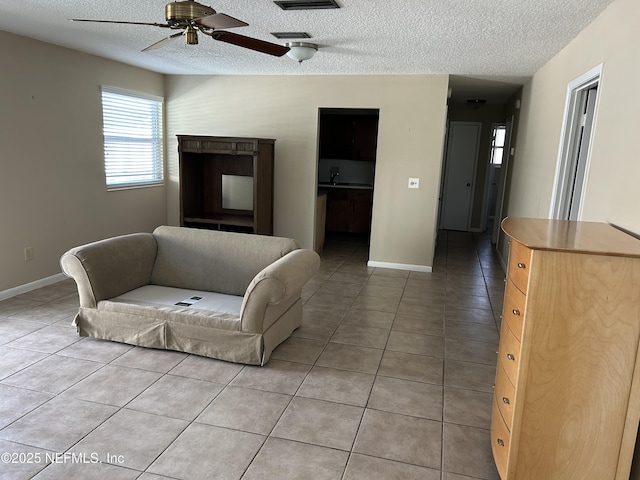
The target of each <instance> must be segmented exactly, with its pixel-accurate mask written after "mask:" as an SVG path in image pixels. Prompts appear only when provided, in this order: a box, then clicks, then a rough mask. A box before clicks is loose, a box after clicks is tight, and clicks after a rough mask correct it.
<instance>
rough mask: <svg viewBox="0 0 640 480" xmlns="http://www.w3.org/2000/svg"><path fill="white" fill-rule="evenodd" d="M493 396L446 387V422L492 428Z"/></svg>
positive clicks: (486, 393) (487, 393)
mask: <svg viewBox="0 0 640 480" xmlns="http://www.w3.org/2000/svg"><path fill="white" fill-rule="evenodd" d="M492 402H493V394H492V393H489V392H478V391H475V390H465V389H462V388H453V387H445V389H444V421H445V422H448V423H456V424H458V425H467V426H471V427H479V428H486V429H489V428H491V407H492Z"/></svg>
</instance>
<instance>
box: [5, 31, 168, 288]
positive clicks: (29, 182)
mask: <svg viewBox="0 0 640 480" xmlns="http://www.w3.org/2000/svg"><path fill="white" fill-rule="evenodd" d="M0 65H2V67H1V73H0V145H1V146H2V150H1V153H0V155H1V159H0V229H1V232H2V233H1V234H0V293H1V292H2V291H5V290H8V289H11V288H13V287H17V286H20V285H24V284H27V283H30V282H34V281H37V280H40V279H43V278H46V277H49V276H52V275H56V274H58V273H60V267H59V265H58V260H59V258H60V255H61V254H62V253H63V252H64V251H65V250H66V249H68V248H70V247H72V246H75V245H77V244H80V243H84V242H88V241H91V240H96V239H99V238H104V237H107V236H111V235H116V234H120V233H125V232H132V231H144V230H147V231H148V230H151V229H152V228H153V227H155V226H156V225H158V224H160V223H165V222H166V201H165V195H166V194H165V190H166V189H165V187H159V188H147V189H140V190H127V191H119V192H107V191H106V189H105V183H104V169H103V154H102V113H101V104H100V85H102V84H106V85H112V86H118V87H122V88H129V89H133V90H139V91H144V92H148V93H151V94H155V95H162V94H163V88H164V79H163V77H162V76H161V75H158V74H154V73H151V72H147V71H144V70H141V69H137V68H133V67H129V66H127V65H123V64H121V63H117V62H112V61H108V60H104V59H100V58H98V57H94V56H90V55H86V54H82V53H78V52H75V51H72V50H68V49H64V48H60V47H56V46H52V45H49V44H45V43H41V42H38V41H35V40H31V39H28V38H25V37H20V36H16V35H12V34H9V33H4V32H0ZM25 247H32V248H33V260H32V261H30V262H25V261H24V255H23V251H24V248H25Z"/></svg>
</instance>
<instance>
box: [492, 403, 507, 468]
mask: <svg viewBox="0 0 640 480" xmlns="http://www.w3.org/2000/svg"><path fill="white" fill-rule="evenodd" d="M510 440H511V434H510V433H509V430H507V426H506V425H505V423H504V421H503V420H502V416H501V415H500V411H499V410H498V404H497V403H496V402H495V400H494V402H493V409H492V411H491V451H492V452H493V459H494V461H495V462H496V467H497V468H498V473H499V474H500V478H502V479H503V480H504V479H506V478H507V461H508V458H509V443H510Z"/></svg>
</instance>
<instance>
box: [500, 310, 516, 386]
mask: <svg viewBox="0 0 640 480" xmlns="http://www.w3.org/2000/svg"><path fill="white" fill-rule="evenodd" d="M519 366H520V342H519V341H518V339H517V338H516V337H515V336H514V335H513V333H512V332H511V329H510V328H509V326H508V325H507V324H506V323H505V322H503V323H502V328H501V329H500V348H499V350H498V368H500V367H502V368H503V369H504V371H505V373H506V374H507V377H508V378H509V380H510V381H511V383H512V384H514V385H515V384H516V380H517V379H518V368H519Z"/></svg>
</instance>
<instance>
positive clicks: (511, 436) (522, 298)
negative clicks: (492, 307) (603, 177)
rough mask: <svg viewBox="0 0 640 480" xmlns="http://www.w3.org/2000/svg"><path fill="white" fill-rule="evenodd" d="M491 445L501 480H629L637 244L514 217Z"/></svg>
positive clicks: (636, 364)
mask: <svg viewBox="0 0 640 480" xmlns="http://www.w3.org/2000/svg"><path fill="white" fill-rule="evenodd" d="M502 229H503V230H504V232H505V233H506V234H507V235H508V236H509V237H510V253H509V263H508V270H507V279H506V291H505V300H504V306H503V315H502V326H501V332H500V348H499V351H498V364H497V369H496V383H495V393H494V402H493V413H492V419H491V447H492V451H493V457H494V460H495V462H496V466H497V468H498V472H499V473H500V477H501V478H502V480H524V479H527V480H614V479H616V480H628V478H629V471H630V468H631V460H632V457H633V451H634V448H635V440H636V435H637V433H638V422H639V421H640V361H639V360H640V358H639V356H638V354H639V351H638V340H639V338H640V240H638V239H636V238H634V237H632V236H631V235H627V234H625V233H623V232H621V231H620V230H617V229H615V228H613V227H611V226H609V225H607V224H604V223H593V222H569V221H557V220H542V219H527V218H507V219H505V220H504V221H503V223H502Z"/></svg>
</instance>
